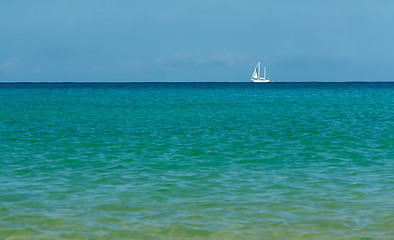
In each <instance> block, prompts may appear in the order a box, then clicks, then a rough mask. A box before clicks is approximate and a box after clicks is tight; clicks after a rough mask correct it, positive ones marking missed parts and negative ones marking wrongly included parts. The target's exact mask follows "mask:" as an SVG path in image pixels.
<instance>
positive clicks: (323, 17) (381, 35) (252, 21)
mask: <svg viewBox="0 0 394 240" xmlns="http://www.w3.org/2000/svg"><path fill="white" fill-rule="evenodd" d="M393 10H394V1H392V0H379V1H363V0H341V1H339V0H331V1H316V0H313V1H312V0H300V1H295V0H276V1H264V0H263V1H253V0H245V1H230V0H227V1H224V0H202V1H185V0H182V1H180V0H173V1H170V0H169V1H154V0H144V1H132V0H128V1H122V0H117V1H100V0H95V1H93V0H82V1H81V0H50V1H49V0H48V1H46V0H41V1H21V0H15V1H1V2H0V81H1V82H10V81H37V82H38V81H89V82H92V81H93V82H101V81H113V82H121V81H131V82H141V81H229V82H242V81H250V76H251V74H252V71H253V68H254V67H255V65H256V64H257V62H258V61H262V62H263V65H267V68H268V73H269V76H270V77H271V79H272V80H273V81H278V82H279V81H287V82H289V81H392V80H394V14H393Z"/></svg>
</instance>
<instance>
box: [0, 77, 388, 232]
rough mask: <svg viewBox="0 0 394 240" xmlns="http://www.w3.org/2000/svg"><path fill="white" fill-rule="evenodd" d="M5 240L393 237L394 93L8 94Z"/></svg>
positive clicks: (47, 87)
mask: <svg viewBox="0 0 394 240" xmlns="http://www.w3.org/2000/svg"><path fill="white" fill-rule="evenodd" d="M0 106H1V107H0V239H152V240H153V239H155V240H159V239H185V240H186V239H393V236H394V150H393V149H394V146H393V145H394V138H393V133H394V83H272V84H253V83H251V84H249V83H188V84H187V83H173V84H170V83H162V84H155V83H139V84H137V83H135V84H93V83H92V84H0Z"/></svg>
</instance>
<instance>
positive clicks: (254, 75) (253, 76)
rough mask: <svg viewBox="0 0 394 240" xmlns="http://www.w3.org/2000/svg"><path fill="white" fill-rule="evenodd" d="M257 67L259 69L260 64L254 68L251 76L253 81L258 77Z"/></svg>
mask: <svg viewBox="0 0 394 240" xmlns="http://www.w3.org/2000/svg"><path fill="white" fill-rule="evenodd" d="M259 67H260V64H257V66H256V68H255V69H254V72H253V74H252V78H253V79H258V78H259V75H258V72H259V70H260V69H259Z"/></svg>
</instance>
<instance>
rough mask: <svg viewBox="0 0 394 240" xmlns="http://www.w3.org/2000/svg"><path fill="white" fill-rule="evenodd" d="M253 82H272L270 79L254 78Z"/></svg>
mask: <svg viewBox="0 0 394 240" xmlns="http://www.w3.org/2000/svg"><path fill="white" fill-rule="evenodd" d="M252 81H253V82H260V83H267V82H271V80H269V79H252Z"/></svg>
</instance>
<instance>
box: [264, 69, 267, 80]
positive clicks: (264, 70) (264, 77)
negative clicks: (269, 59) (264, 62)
mask: <svg viewBox="0 0 394 240" xmlns="http://www.w3.org/2000/svg"><path fill="white" fill-rule="evenodd" d="M266 71H267V69H266V67H265V66H264V79H265V72H266Z"/></svg>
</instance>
